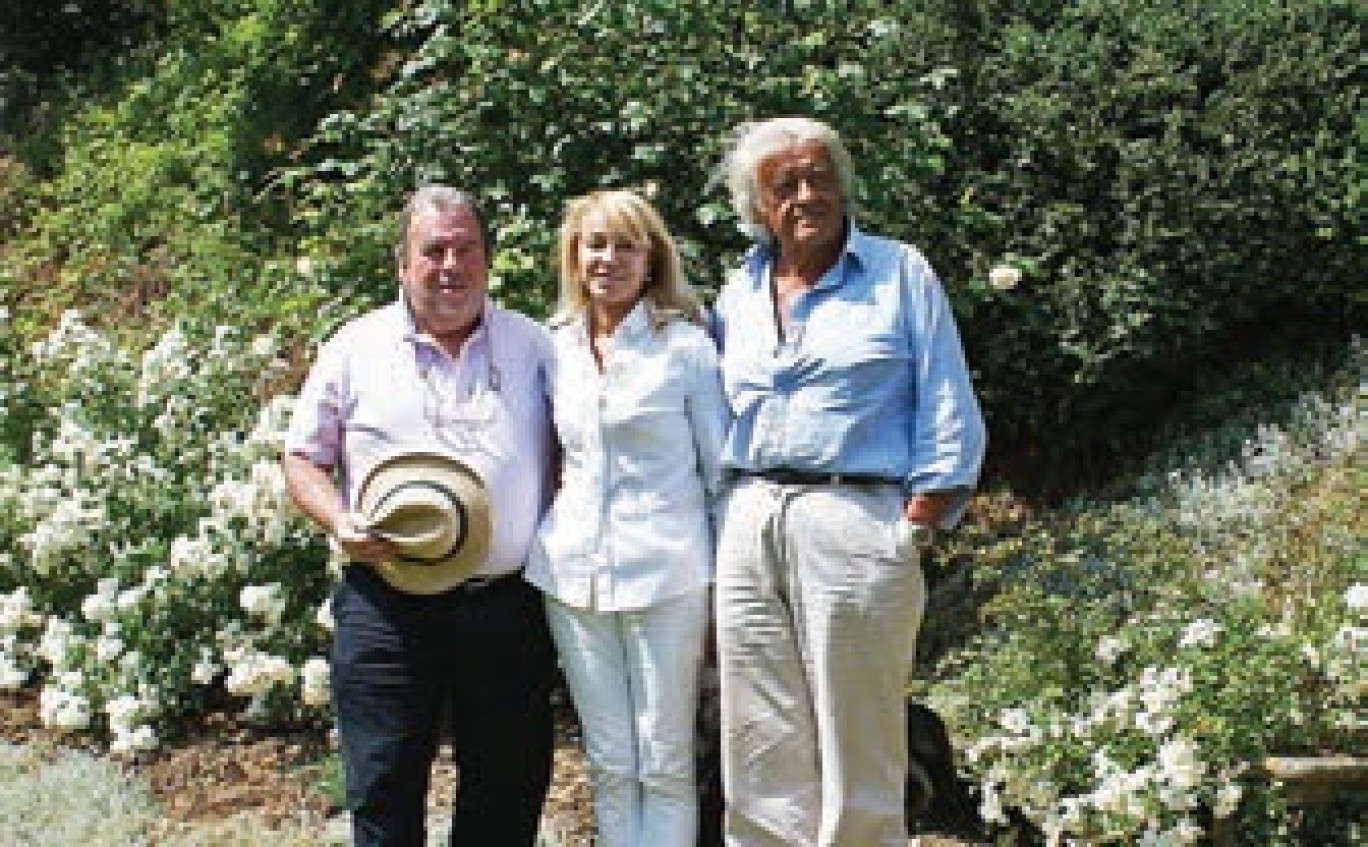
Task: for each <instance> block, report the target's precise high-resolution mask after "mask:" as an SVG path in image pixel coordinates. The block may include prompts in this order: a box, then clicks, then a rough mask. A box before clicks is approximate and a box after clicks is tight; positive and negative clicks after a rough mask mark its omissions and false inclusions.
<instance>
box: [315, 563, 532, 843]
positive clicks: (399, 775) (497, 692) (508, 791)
mask: <svg viewBox="0 0 1368 847" xmlns="http://www.w3.org/2000/svg"><path fill="white" fill-rule="evenodd" d="M332 609H333V618H334V620H335V621H336V627H335V629H334V634H333V647H332V651H333V652H332V697H333V711H334V715H335V717H336V720H337V730H338V736H339V738H340V743H341V752H342V759H343V763H344V765H345V768H346V779H347V807H348V809H349V810H350V811H351V815H352V838H353V841H354V843H355V844H356V845H358V847H362V845H364V847H371V845H386V847H421V845H423V844H424V839H425V834H424V818H425V810H426V799H427V789H428V780H429V777H430V774H431V770H432V762H433V760H434V758H435V757H436V753H437V748H438V744H439V741H440V736H441V721H442V719H443V716H444V715H449V716H450V727H449V731H450V737H451V740H452V749H453V752H454V756H455V760H456V767H457V789H456V798H455V804H454V808H453V809H452V827H451V844H452V845H453V847H456V846H457V845H470V847H529V846H530V845H533V844H534V843H535V842H536V836H537V825H538V822H539V820H540V816H541V808H542V802H543V800H544V799H545V798H546V792H547V789H548V788H549V786H550V782H551V758H552V745H553V742H552V725H551V700H550V693H551V685H552V680H553V676H554V672H555V658H554V649H553V647H552V645H551V639H550V635H549V634H548V632H547V628H546V619H545V616H544V613H543V610H542V605H541V599H540V597H539V595H538V593H537V591H536V589H534V588H532V587H531V586H530V585H528V584H526V583H525V582H524V581H523V580H522V578H521V577H520V576H512V577H508V578H505V579H501V580H498V581H496V582H494V583H493V584H490V585H487V586H484V587H481V588H476V589H465V588H460V587H458V588H456V589H454V590H452V591H449V592H446V593H444V594H439V595H435V596H430V597H424V596H416V595H410V594H404V593H402V592H399V591H396V590H395V589H393V588H390V587H389V586H388V585H387V584H386V583H385V582H384V581H383V580H382V579H380V577H379V576H378V575H377V574H376V573H375V571H373V570H372V569H370V568H368V567H365V566H360V565H350V566H348V567H347V568H346V570H345V571H344V574H343V577H342V579H341V581H340V582H339V583H338V585H337V588H336V589H335V591H334V592H333V601H332Z"/></svg>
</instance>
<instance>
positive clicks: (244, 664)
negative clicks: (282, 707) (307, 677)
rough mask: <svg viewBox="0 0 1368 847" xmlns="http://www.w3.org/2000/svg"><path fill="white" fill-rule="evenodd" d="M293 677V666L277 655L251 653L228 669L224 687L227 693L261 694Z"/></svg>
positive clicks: (290, 680) (285, 683) (284, 683)
mask: <svg viewBox="0 0 1368 847" xmlns="http://www.w3.org/2000/svg"><path fill="white" fill-rule="evenodd" d="M294 678H295V670H294V668H293V667H291V666H290V663H289V662H287V661H285V660H284V659H282V658H280V657H279V656H270V655H267V654H265V653H251V654H248V655H246V656H244V657H240V658H239V660H238V661H237V662H236V663H235V664H234V665H233V667H232V668H231V669H229V671H228V678H227V679H226V680H225V681H224V687H225V688H227V689H228V693H229V694H234V695H239V696H242V695H251V694H261V693H264V692H266V691H269V690H270V689H271V688H273V687H275V686H277V685H288V684H289V683H291V682H293V681H294Z"/></svg>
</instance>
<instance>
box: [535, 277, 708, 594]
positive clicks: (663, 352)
mask: <svg viewBox="0 0 1368 847" xmlns="http://www.w3.org/2000/svg"><path fill="white" fill-rule="evenodd" d="M658 318H664V316H663V315H658V314H653V311H652V309H651V308H650V307H649V306H648V305H647V303H646V302H645V301H642V302H640V303H638V304H637V305H636V307H635V308H634V309H633V310H632V312H631V313H630V314H628V315H627V317H626V318H624V319H623V321H622V323H620V324H619V325H618V327H617V328H616V330H614V332H613V336H612V339H611V343H610V346H609V349H608V351H607V352H606V354H605V356H604V363H603V364H604V368H603V371H602V372H600V371H599V368H598V364H597V362H596V361H595V360H594V354H593V351H592V350H591V348H590V345H589V333H588V331H587V329H586V327H585V321H584V319H583V317H580V318H578V319H575V320H571V321H570V322H568V323H566V324H564V325H563V326H560V327H558V328H557V329H556V331H555V332H554V334H553V336H552V341H553V345H554V350H555V358H554V367H553V370H552V409H553V416H554V419H555V424H556V434H557V435H558V436H559V437H560V441H561V446H562V451H563V460H562V471H561V486H560V490H559V491H558V492H557V493H556V498H555V502H554V503H552V506H551V510H550V512H549V513H548V514H547V516H546V518H545V520H544V521H542V525H541V529H540V531H539V532H538V534H537V538H536V541H535V543H534V544H533V546H532V552H531V554H530V556H529V559H528V564H527V580H528V581H529V582H531V583H532V584H533V585H535V586H537V587H538V588H540V589H541V590H542V591H544V592H546V593H548V594H550V595H551V596H553V597H555V598H556V599H557V600H559V601H560V602H562V603H565V604H567V605H570V606H575V607H578V608H581V609H593V610H597V611H603V612H616V611H627V610H633V609H644V608H646V607H648V606H651V605H653V604H655V603H658V602H660V601H662V600H667V599H669V598H672V597H676V596H679V595H681V594H685V593H688V592H692V591H701V590H703V589H704V587H706V586H707V585H708V583H709V582H711V581H712V570H713V539H712V535H713V533H712V527H711V517H710V515H711V511H712V509H713V506H714V503H715V500H716V497H717V495H718V492H719V489H720V488H721V476H722V471H721V465H720V458H721V453H722V439H723V438H724V437H725V435H726V431H727V404H726V400H725V399H724V398H723V396H722V380H721V376H720V374H719V372H718V366H717V351H716V350H715V349H714V347H713V343H712V340H711V339H710V338H708V335H707V333H706V332H705V331H704V330H703V329H702V328H701V327H699V326H696V325H694V324H691V323H688V322H687V321H685V320H683V319H682V318H675V319H672V320H663V319H658Z"/></svg>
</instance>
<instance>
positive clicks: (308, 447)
mask: <svg viewBox="0 0 1368 847" xmlns="http://www.w3.org/2000/svg"><path fill="white" fill-rule="evenodd" d="M347 396H348V379H347V355H346V344H345V339H341V338H334V339H333V340H331V341H329V342H327V343H325V344H323V345H322V346H321V347H320V348H319V351H318V356H317V358H316V360H315V362H314V366H313V368H312V369H311V370H310V371H309V375H308V376H307V377H306V378H305V379H304V384H303V385H302V386H301V387H300V389H299V397H298V399H297V400H296V401H295V404H294V412H293V416H292V417H291V418H290V427H289V429H288V431H287V432H286V434H285V444H284V450H285V452H286V453H289V454H292V455H296V456H303V457H304V458H306V459H308V460H309V461H310V462H312V463H314V464H315V465H317V466H319V467H322V468H331V467H333V466H335V465H336V464H337V463H338V461H339V460H340V458H341V454H342V428H343V420H344V417H345V406H346V403H347V402H348V401H347V399H346V398H347Z"/></svg>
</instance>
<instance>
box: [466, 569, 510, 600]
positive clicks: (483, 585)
mask: <svg viewBox="0 0 1368 847" xmlns="http://www.w3.org/2000/svg"><path fill="white" fill-rule="evenodd" d="M521 581H522V568H518V569H517V570H516V571H509V572H508V573H496V574H488V575H482V576H472V577H470V578H469V579H463V580H461V582H460V583H459V584H458V585H457V586H456V587H455V588H453V589H451V591H452V593H453V594H475V593H477V592H480V591H487V590H489V589H490V588H494V587H495V586H503V585H510V586H511V585H517V584H518V583H519V582H521Z"/></svg>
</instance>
